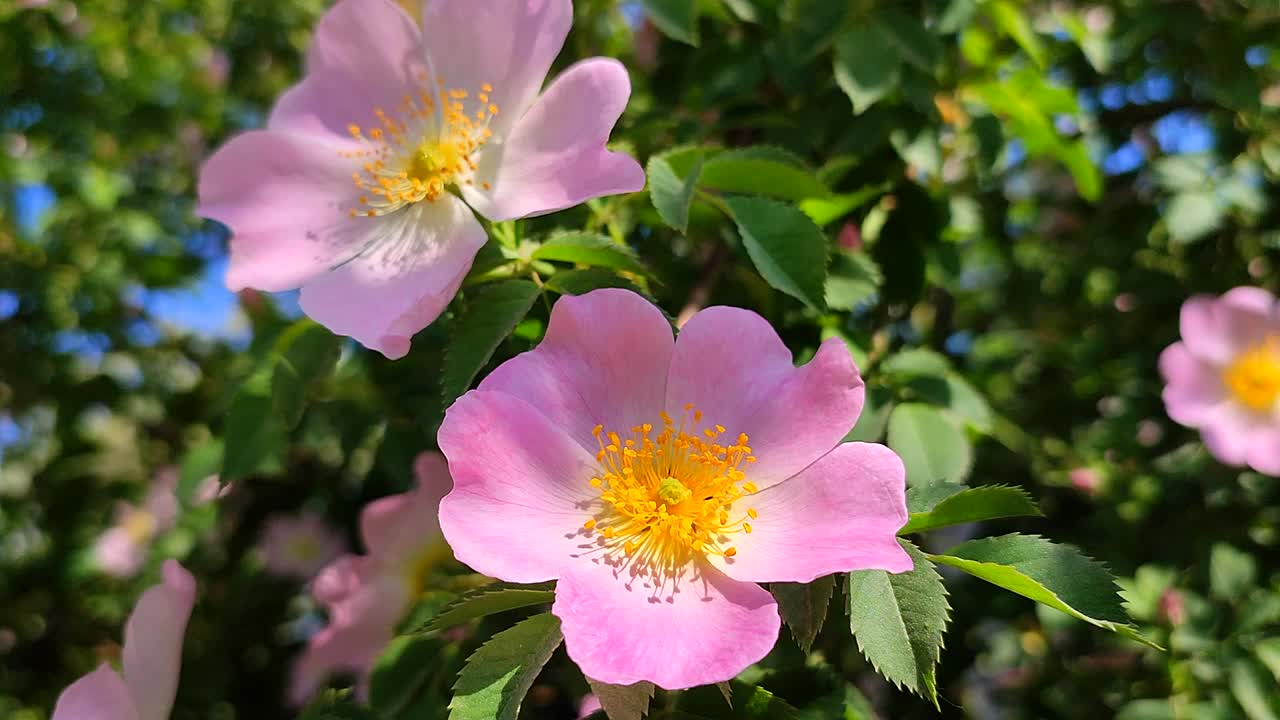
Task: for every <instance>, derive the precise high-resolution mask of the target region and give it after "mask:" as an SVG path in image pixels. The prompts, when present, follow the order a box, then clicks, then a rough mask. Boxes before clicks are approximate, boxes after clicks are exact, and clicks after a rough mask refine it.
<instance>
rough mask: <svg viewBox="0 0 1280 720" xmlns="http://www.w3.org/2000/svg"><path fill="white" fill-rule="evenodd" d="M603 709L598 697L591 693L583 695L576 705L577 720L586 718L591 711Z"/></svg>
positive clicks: (585, 719) (589, 715)
mask: <svg viewBox="0 0 1280 720" xmlns="http://www.w3.org/2000/svg"><path fill="white" fill-rule="evenodd" d="M603 709H604V706H603V705H601V704H600V698H598V697H596V696H595V695H592V694H588V695H585V696H583V698H582V702H581V703H580V704H579V705H578V720H587V718H589V717H591V715H592V714H593V713H596V712H599V711H600V710H603Z"/></svg>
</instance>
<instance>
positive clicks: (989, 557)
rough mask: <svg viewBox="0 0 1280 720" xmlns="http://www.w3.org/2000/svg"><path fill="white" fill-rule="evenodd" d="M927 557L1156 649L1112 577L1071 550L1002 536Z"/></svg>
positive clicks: (1039, 540)
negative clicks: (1131, 619)
mask: <svg viewBox="0 0 1280 720" xmlns="http://www.w3.org/2000/svg"><path fill="white" fill-rule="evenodd" d="M929 558H930V559H931V560H933V561H934V562H936V563H939V564H943V565H950V566H951V567H955V568H959V569H961V570H963V571H965V572H967V573H969V574H970V575H973V576H974V577H978V578H981V579H983V580H986V581H987V582H989V583H991V584H993V585H996V586H998V587H1002V588H1004V589H1005V590H1008V591H1010V592H1013V593H1017V594H1019V595H1022V596H1023V597H1026V598H1030V599H1032V600H1035V601H1036V602H1038V603H1041V604H1043V605H1047V606H1049V607H1051V608H1054V609H1056V610H1060V611H1062V612H1064V613H1066V614H1068V615H1070V616H1072V617H1074V618H1076V619H1078V620H1083V621H1084V622H1087V623H1089V624H1090V625H1094V626H1096V627H1100V628H1103V629H1104V630H1110V631H1112V632H1115V633H1119V634H1121V635H1123V636H1125V637H1127V638H1130V639H1132V640H1136V641H1138V642H1140V643H1143V644H1146V645H1150V646H1151V647H1155V648H1159V646H1158V645H1156V644H1155V643H1152V642H1151V641H1150V640H1147V639H1146V638H1144V637H1142V636H1141V635H1140V634H1138V631H1137V630H1135V629H1134V628H1133V626H1132V625H1130V624H1129V616H1128V615H1127V614H1126V613H1125V611H1124V606H1123V605H1122V603H1121V600H1120V595H1119V594H1118V592H1117V587H1116V583H1115V578H1113V577H1112V576H1111V573H1110V572H1108V571H1107V569H1106V567H1105V566H1104V565H1102V564H1101V563H1099V562H1097V561H1096V560H1093V559H1091V558H1089V557H1088V556H1086V555H1084V554H1083V553H1081V552H1080V551H1079V550H1078V549H1076V548H1075V547H1072V546H1070V545H1058V544H1055V543H1052V542H1049V541H1048V540H1045V539H1044V538H1042V537H1038V536H1035V535H1017V534H1013V535H1002V536H1000V537H993V538H982V539H980V540H971V541H969V542H967V543H964V544H962V545H958V546H956V547H954V548H951V549H950V550H948V551H947V552H946V554H945V555H930V556H929Z"/></svg>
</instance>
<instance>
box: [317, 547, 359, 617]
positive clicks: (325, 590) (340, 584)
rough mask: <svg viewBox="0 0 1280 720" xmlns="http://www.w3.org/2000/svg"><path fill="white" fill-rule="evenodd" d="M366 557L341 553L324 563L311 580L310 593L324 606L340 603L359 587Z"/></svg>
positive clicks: (333, 605)
mask: <svg viewBox="0 0 1280 720" xmlns="http://www.w3.org/2000/svg"><path fill="white" fill-rule="evenodd" d="M366 562H367V559H366V558H363V557H361V556H359V555H350V554H348V555H343V556H342V557H339V558H338V559H336V560H334V561H333V562H331V563H329V564H328V565H326V566H325V567H324V568H323V569H321V570H320V572H318V573H316V577H315V579H314V580H312V581H311V594H312V596H314V597H315V599H316V601H317V602H319V603H320V604H321V605H324V606H325V607H326V608H333V607H335V606H337V605H339V604H341V603H342V602H343V601H344V600H346V599H347V598H348V597H350V596H351V594H352V593H354V592H356V591H357V590H359V589H360V583H361V579H360V577H361V572H362V571H363V565H364V564H366Z"/></svg>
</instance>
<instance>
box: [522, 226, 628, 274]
mask: <svg viewBox="0 0 1280 720" xmlns="http://www.w3.org/2000/svg"><path fill="white" fill-rule="evenodd" d="M531 257H532V259H534V260H557V261H560V262H568V263H574V264H577V265H590V266H593V267H604V268H611V269H613V270H625V271H627V272H633V273H636V274H640V275H643V274H645V273H646V272H647V270H646V269H645V267H644V265H643V264H642V263H641V262H640V259H639V258H637V257H636V254H635V252H633V251H632V250H631V248H629V247H627V246H626V245H619V244H618V243H616V242H614V241H613V240H610V239H609V238H607V237H605V236H603V235H596V234H592V233H584V232H574V233H564V234H561V235H556V236H554V237H552V238H550V239H549V240H547V241H546V242H545V243H543V244H542V245H541V246H539V247H538V249H537V250H534V251H533V255H532V256H531Z"/></svg>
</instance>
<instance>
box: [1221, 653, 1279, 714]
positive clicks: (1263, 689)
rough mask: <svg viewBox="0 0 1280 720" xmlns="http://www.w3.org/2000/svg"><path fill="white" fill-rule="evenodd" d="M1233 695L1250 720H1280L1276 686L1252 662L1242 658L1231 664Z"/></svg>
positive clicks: (1264, 672)
mask: <svg viewBox="0 0 1280 720" xmlns="http://www.w3.org/2000/svg"><path fill="white" fill-rule="evenodd" d="M1230 685H1231V694H1232V695H1234V696H1235V699H1236V702H1238V703H1240V707H1241V708H1243V709H1244V714H1245V715H1246V716H1248V718H1249V720H1280V713H1278V711H1277V708H1276V700H1277V693H1276V685H1275V683H1274V682H1272V681H1271V678H1269V677H1267V673H1266V671H1265V670H1263V669H1262V668H1261V667H1260V666H1259V665H1258V664H1257V663H1255V662H1253V661H1252V660H1246V659H1244V658H1241V659H1239V660H1236V661H1235V662H1233V663H1232V664H1231V677H1230Z"/></svg>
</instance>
